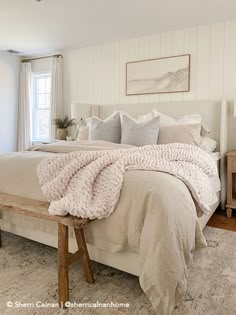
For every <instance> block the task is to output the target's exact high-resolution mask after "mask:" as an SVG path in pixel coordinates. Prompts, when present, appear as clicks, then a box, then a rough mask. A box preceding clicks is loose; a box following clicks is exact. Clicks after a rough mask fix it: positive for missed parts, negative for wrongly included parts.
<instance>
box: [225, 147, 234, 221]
mask: <svg viewBox="0 0 236 315" xmlns="http://www.w3.org/2000/svg"><path fill="white" fill-rule="evenodd" d="M226 156H227V205H226V214H227V217H228V218H231V215H232V208H233V209H236V191H235V181H236V151H231V152H228V153H227V154H226Z"/></svg>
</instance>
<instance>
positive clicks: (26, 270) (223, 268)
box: [0, 227, 236, 315]
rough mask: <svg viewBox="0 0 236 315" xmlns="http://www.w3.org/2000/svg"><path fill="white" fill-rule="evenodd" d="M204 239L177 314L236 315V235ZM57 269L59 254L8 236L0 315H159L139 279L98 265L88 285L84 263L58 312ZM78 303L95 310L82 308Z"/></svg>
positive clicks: (213, 232)
mask: <svg viewBox="0 0 236 315" xmlns="http://www.w3.org/2000/svg"><path fill="white" fill-rule="evenodd" d="M204 234H205V236H206V238H207V242H208V248H205V249H201V250H199V251H197V252H196V253H195V257H194V261H193V263H192V264H191V265H190V266H189V279H188V291H187V293H186V295H185V297H184V299H183V302H182V303H180V304H179V305H177V306H176V307H175V310H174V313H173V314H174V315H235V314H236V233H235V232H230V231H226V230H220V229H216V228H211V227H206V229H205V230H204ZM56 263H57V251H56V249H54V248H51V247H49V246H45V245H42V244H39V243H36V242H33V241H30V240H27V239H24V238H21V237H18V236H15V235H13V234H9V233H3V247H2V248H1V249H0V284H1V285H0V315H5V314H11V315H18V314H20V315H21V314H22V315H37V314H41V315H51V314H53V315H54V314H55V315H60V314H61V315H67V314H71V315H75V314H84V315H86V314H102V315H113V314H118V315H119V314H130V315H136V314H137V315H139V314H140V315H155V314H154V312H153V311H152V308H151V305H150V303H149V301H148V299H147V297H146V296H145V295H144V293H143V292H142V290H141V288H140V286H139V281H138V278H137V277H135V276H132V275H129V274H127V273H124V272H121V271H118V270H116V269H113V268H110V267H106V266H104V265H101V264H98V263H94V262H93V268H94V272H95V277H96V282H95V284H94V285H90V284H87V283H86V282H85V281H84V279H83V272H82V269H81V266H80V264H79V263H75V264H74V265H73V266H72V267H71V268H70V300H71V302H72V304H71V307H70V308H69V309H67V310H61V309H58V308H57V307H56V303H57V269H56ZM111 302H112V303H113V304H111ZM73 303H74V304H73ZM78 303H81V305H82V306H83V305H84V304H85V303H90V304H89V307H88V306H87V307H85V308H82V307H78V305H76V304H78ZM83 303H84V304H83ZM91 303H94V304H91ZM96 303H97V304H96ZM98 303H100V304H98ZM104 303H110V304H108V305H109V307H104V308H101V307H98V305H100V306H101V305H103V306H104ZM119 303H122V305H118V304H119ZM127 303H128V304H127ZM96 305H97V306H96ZM124 305H125V307H124ZM128 305H129V306H128ZM95 306H96V307H95ZM111 306H112V307H111ZM160 315H161V314H160Z"/></svg>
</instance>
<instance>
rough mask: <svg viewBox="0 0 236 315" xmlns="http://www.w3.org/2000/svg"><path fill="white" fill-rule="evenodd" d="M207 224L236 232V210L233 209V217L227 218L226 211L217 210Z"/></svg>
mask: <svg viewBox="0 0 236 315" xmlns="http://www.w3.org/2000/svg"><path fill="white" fill-rule="evenodd" d="M207 225H209V226H212V227H215V228H218V229H224V230H229V231H234V232H236V210H233V213H232V218H227V217H226V212H225V211H222V210H217V211H216V212H215V213H214V214H213V216H212V217H211V219H210V220H209V222H208V223H207Z"/></svg>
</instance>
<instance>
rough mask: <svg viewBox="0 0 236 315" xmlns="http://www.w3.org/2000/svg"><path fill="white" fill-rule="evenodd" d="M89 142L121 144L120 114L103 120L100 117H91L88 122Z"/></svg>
mask: <svg viewBox="0 0 236 315" xmlns="http://www.w3.org/2000/svg"><path fill="white" fill-rule="evenodd" d="M88 127H89V140H104V141H109V142H114V143H120V138H121V124H120V114H119V113H114V114H112V115H111V116H109V117H107V118H106V119H105V120H102V119H100V118H98V117H91V119H90V121H89V122H88Z"/></svg>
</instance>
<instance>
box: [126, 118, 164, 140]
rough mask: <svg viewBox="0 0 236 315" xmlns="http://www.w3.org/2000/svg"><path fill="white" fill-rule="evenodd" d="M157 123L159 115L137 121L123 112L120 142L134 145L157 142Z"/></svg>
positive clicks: (158, 122)
mask: <svg viewBox="0 0 236 315" xmlns="http://www.w3.org/2000/svg"><path fill="white" fill-rule="evenodd" d="M159 124H160V117H159V116H158V117H153V118H151V119H150V120H146V121H144V122H139V121H135V120H133V119H132V118H130V117H129V116H127V115H125V114H123V117H122V123H121V143H122V144H132V145H136V146H143V145H148V144H157V138H158V132H159Z"/></svg>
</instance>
